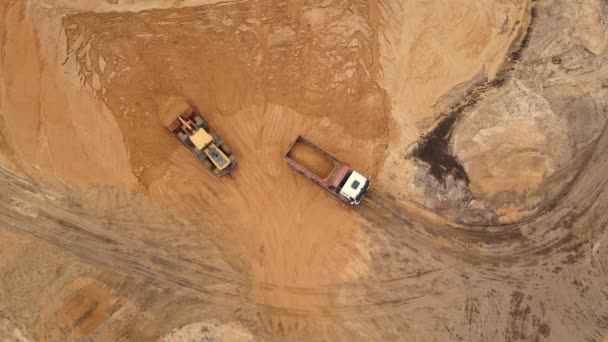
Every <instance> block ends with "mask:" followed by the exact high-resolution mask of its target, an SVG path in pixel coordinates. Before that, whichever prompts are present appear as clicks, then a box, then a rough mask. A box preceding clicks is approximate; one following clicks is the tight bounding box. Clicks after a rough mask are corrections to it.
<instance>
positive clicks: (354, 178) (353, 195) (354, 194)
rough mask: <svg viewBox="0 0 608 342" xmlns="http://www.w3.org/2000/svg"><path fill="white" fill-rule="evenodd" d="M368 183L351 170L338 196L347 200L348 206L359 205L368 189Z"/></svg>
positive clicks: (364, 178)
mask: <svg viewBox="0 0 608 342" xmlns="http://www.w3.org/2000/svg"><path fill="white" fill-rule="evenodd" d="M369 185H370V181H369V179H367V178H366V177H364V176H363V175H361V174H360V173H359V172H357V171H355V170H351V172H350V175H348V176H347V179H346V182H345V183H344V185H343V186H342V189H340V196H342V197H344V198H345V199H348V201H350V204H359V203H361V200H362V199H363V196H365V193H366V192H367V189H368V188H369Z"/></svg>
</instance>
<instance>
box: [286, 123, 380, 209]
mask: <svg viewBox="0 0 608 342" xmlns="http://www.w3.org/2000/svg"><path fill="white" fill-rule="evenodd" d="M284 159H285V160H286V161H287V163H288V164H289V166H291V167H292V168H293V169H294V170H296V171H297V172H299V173H301V174H302V175H304V177H306V178H308V179H310V180H311V181H313V182H315V183H317V184H318V185H320V186H321V187H322V188H323V189H325V190H328V191H329V192H331V193H333V194H334V195H336V196H337V197H338V198H340V199H341V200H343V201H345V202H347V203H349V204H351V205H358V204H359V203H361V200H362V199H363V197H364V196H365V193H366V192H367V190H368V189H369V186H370V181H369V178H367V177H364V176H363V175H361V174H360V173H359V172H357V171H355V170H353V168H352V167H351V166H350V165H348V164H346V163H343V162H341V161H339V160H338V159H337V158H336V157H334V156H332V155H331V154H329V153H328V152H327V151H325V150H324V149H322V148H321V147H320V146H318V145H316V144H314V143H313V142H311V141H310V140H308V139H306V138H304V137H303V136H301V135H298V136H297V138H296V139H295V140H294V141H293V142H292V143H291V145H290V146H289V149H288V150H287V153H285V156H284Z"/></svg>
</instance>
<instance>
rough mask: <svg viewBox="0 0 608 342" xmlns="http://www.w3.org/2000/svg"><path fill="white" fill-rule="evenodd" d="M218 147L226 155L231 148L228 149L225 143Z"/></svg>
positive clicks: (229, 153)
mask: <svg viewBox="0 0 608 342" xmlns="http://www.w3.org/2000/svg"><path fill="white" fill-rule="evenodd" d="M220 149H221V150H222V151H224V153H226V155H227V156H229V155H231V154H232V150H231V149H230V147H228V145H226V143H224V144H222V146H220Z"/></svg>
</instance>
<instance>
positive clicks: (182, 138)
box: [177, 132, 188, 143]
mask: <svg viewBox="0 0 608 342" xmlns="http://www.w3.org/2000/svg"><path fill="white" fill-rule="evenodd" d="M177 137H178V138H179V140H181V141H182V142H183V143H185V142H186V141H188V135H186V134H185V133H182V132H179V133H177Z"/></svg>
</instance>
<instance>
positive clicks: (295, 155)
mask: <svg viewBox="0 0 608 342" xmlns="http://www.w3.org/2000/svg"><path fill="white" fill-rule="evenodd" d="M286 157H287V158H291V159H292V160H294V161H295V162H296V163H298V164H300V165H302V166H303V167H304V168H306V169H307V170H309V171H310V172H312V173H314V174H315V175H317V176H318V177H319V178H323V179H325V178H327V177H329V175H330V174H331V173H332V172H333V170H334V169H335V167H336V162H335V161H334V160H333V159H332V158H331V156H329V155H327V154H325V153H323V152H321V151H319V149H318V148H316V147H315V146H313V145H311V144H309V143H307V142H306V141H305V140H303V138H300V139H297V140H296V141H295V142H294V144H293V145H292V146H291V149H290V150H289V151H288V152H287V155H286Z"/></svg>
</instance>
